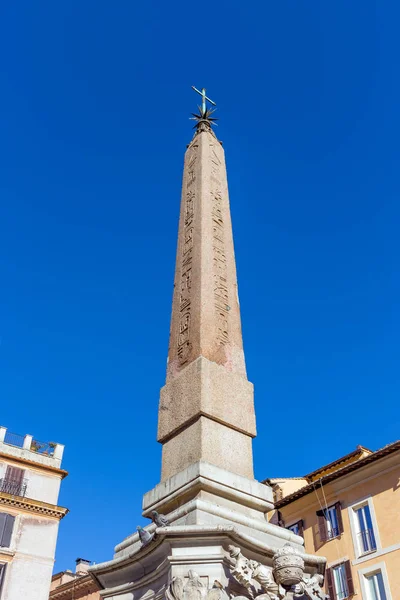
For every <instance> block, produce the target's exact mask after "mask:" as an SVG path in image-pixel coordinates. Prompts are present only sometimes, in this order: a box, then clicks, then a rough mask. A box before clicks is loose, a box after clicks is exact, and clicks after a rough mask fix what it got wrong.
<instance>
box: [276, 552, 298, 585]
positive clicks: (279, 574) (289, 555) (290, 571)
mask: <svg viewBox="0 0 400 600" xmlns="http://www.w3.org/2000/svg"><path fill="white" fill-rule="evenodd" d="M272 563H273V573H274V578H275V580H276V581H277V582H278V583H280V584H281V585H283V586H284V587H286V588H289V587H290V586H292V585H296V584H298V583H300V582H301V580H302V579H303V576H304V560H303V558H302V557H301V554H300V552H299V551H298V550H297V549H296V548H293V546H291V545H290V544H285V545H284V546H283V548H279V550H277V551H276V552H275V554H274V557H273V559H272Z"/></svg>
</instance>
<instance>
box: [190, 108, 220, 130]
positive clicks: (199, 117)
mask: <svg viewBox="0 0 400 600" xmlns="http://www.w3.org/2000/svg"><path fill="white" fill-rule="evenodd" d="M198 109H199V112H198V114H197V113H191V114H192V115H193V116H192V117H190V120H191V121H196V125H194V127H193V128H195V127H198V126H199V124H200V123H201V122H202V121H207V122H208V123H209V124H210V125H217V123H216V122H215V121H218V119H216V118H215V117H212V116H211V115H212V114H213V113H214V112H215V111H216V109H215V108H207V109H206V111H205V112H204V113H203V111H202V109H201V107H200V106H199V107H198Z"/></svg>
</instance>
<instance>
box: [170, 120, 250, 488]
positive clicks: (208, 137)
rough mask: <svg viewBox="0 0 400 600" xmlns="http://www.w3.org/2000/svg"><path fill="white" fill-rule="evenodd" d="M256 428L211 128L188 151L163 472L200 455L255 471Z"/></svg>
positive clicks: (223, 181) (222, 174)
mask: <svg viewBox="0 0 400 600" xmlns="http://www.w3.org/2000/svg"><path fill="white" fill-rule="evenodd" d="M218 424H219V425H218ZM232 430H234V431H232ZM255 435H256V424H255V413H254V400H253V386H252V384H251V383H250V382H249V381H247V376H246V367H245V361H244V353H243V342H242V331H241V323H240V307H239V298H238V291H237V278H236V265H235V255H234V248H233V237H232V225H231V217H230V209H229V196H228V184H227V177H226V167H225V157H224V151H223V148H222V145H221V143H220V142H219V141H218V140H217V139H216V137H215V136H214V135H213V134H212V133H211V132H210V131H208V130H207V128H206V129H205V130H204V131H202V133H199V134H198V135H196V136H195V137H194V139H193V140H192V142H191V144H190V145H189V147H188V149H187V152H186V154H185V163H184V175H183V185H182V201H181V212H180V221H179V232H178V249H177V258H176V270H175V286H174V296H173V304H172V317H171V331H170V344H169V351H168V368H167V382H166V385H165V387H164V388H163V389H162V390H161V397H160V406H159V424H158V441H159V442H161V443H162V444H163V445H164V448H163V458H162V463H163V464H162V479H165V478H167V477H169V476H171V475H173V474H174V473H177V472H178V471H180V470H182V469H183V468H185V467H186V466H188V465H190V464H191V463H192V462H195V461H197V460H201V459H203V460H206V461H208V462H212V463H213V464H215V465H217V466H220V467H223V468H225V469H228V470H230V471H233V472H237V473H240V474H242V475H246V476H248V477H253V460H252V451H251V440H250V439H249V438H250V437H254V436H255Z"/></svg>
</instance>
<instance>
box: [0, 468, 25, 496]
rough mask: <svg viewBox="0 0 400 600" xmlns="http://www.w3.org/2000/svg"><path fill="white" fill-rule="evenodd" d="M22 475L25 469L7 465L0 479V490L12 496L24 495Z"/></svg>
mask: <svg viewBox="0 0 400 600" xmlns="http://www.w3.org/2000/svg"><path fill="white" fill-rule="evenodd" d="M24 475H25V471H24V470H23V469H18V467H11V466H10V465H8V466H7V470H6V474H5V476H4V477H2V478H1V479H0V492H4V493H6V494H11V495H12V496H25V492H26V479H25V478H24Z"/></svg>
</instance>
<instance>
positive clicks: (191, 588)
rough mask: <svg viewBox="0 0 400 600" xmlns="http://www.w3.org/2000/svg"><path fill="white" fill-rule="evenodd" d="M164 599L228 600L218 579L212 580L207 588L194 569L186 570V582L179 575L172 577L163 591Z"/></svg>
mask: <svg viewBox="0 0 400 600" xmlns="http://www.w3.org/2000/svg"><path fill="white" fill-rule="evenodd" d="M165 598H166V600H229V596H228V594H227V593H226V592H225V590H224V589H223V586H222V585H221V583H220V582H219V581H214V585H213V587H212V588H211V590H208V589H207V587H206V586H205V585H204V583H203V582H202V581H201V579H200V577H199V575H198V574H197V573H196V571H193V570H190V571H189V572H188V579H187V582H186V583H184V581H183V580H182V579H181V578H180V577H173V578H172V580H171V583H170V584H169V586H168V588H167V590H166V592H165Z"/></svg>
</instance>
